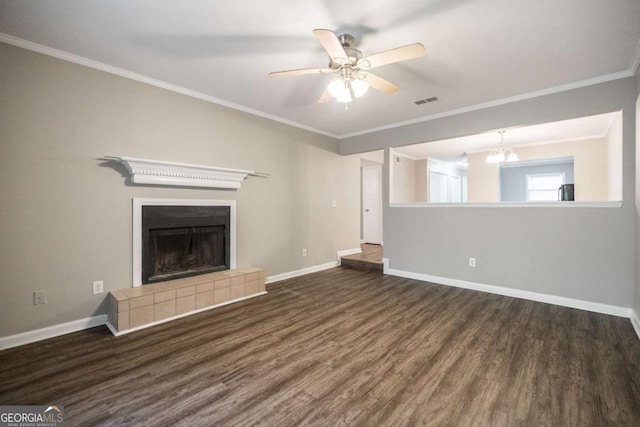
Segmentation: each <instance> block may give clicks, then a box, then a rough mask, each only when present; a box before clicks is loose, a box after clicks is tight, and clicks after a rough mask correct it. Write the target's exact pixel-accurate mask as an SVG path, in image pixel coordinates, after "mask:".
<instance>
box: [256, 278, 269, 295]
mask: <svg viewBox="0 0 640 427" xmlns="http://www.w3.org/2000/svg"><path fill="white" fill-rule="evenodd" d="M258 290H259V291H260V292H264V291H266V290H267V287H266V286H265V284H264V279H261V280H258Z"/></svg>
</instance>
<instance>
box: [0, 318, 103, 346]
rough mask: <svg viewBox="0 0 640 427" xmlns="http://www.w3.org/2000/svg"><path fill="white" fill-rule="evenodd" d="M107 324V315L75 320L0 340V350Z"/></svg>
mask: <svg viewBox="0 0 640 427" xmlns="http://www.w3.org/2000/svg"><path fill="white" fill-rule="evenodd" d="M106 323H107V315H106V314H100V315H98V316H93V317H87V318H86V319H80V320H74V321H72V322H67V323H61V324H59V325H53V326H48V327H46V328H42V329H36V330H35V331H28V332H23V333H20V334H16V335H9V336H8V337H2V338H0V350H4V349H7V348H11V347H17V346H19V345H24V344H30V343H32V342H36V341H41V340H46V339H48V338H54V337H58V336H60V335H66V334H70V333H72V332H78V331H82V330H84V329H89V328H94V327H96V326H100V325H104V324H106Z"/></svg>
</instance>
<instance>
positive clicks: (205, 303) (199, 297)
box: [196, 291, 213, 309]
mask: <svg viewBox="0 0 640 427" xmlns="http://www.w3.org/2000/svg"><path fill="white" fill-rule="evenodd" d="M211 305H213V291H207V292H201V293H199V294H196V309H199V308H205V307H209V306H211Z"/></svg>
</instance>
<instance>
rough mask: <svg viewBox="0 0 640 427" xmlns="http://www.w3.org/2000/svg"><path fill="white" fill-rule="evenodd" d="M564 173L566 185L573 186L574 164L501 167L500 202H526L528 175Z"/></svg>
mask: <svg viewBox="0 0 640 427" xmlns="http://www.w3.org/2000/svg"><path fill="white" fill-rule="evenodd" d="M541 173H564V182H565V184H573V163H556V164H552V165H537V166H512V167H500V201H502V202H526V201H527V175H533V174H541Z"/></svg>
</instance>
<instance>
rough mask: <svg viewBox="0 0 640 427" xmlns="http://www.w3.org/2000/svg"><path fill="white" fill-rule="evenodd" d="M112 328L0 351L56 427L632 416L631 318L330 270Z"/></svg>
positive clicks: (9, 396) (607, 421)
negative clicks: (61, 415)
mask: <svg viewBox="0 0 640 427" xmlns="http://www.w3.org/2000/svg"><path fill="white" fill-rule="evenodd" d="M268 291H269V294H268V295H265V296H261V297H258V298H254V299H251V300H247V301H244V302H241V303H237V304H234V305H229V306H225V307H221V308H218V309H215V310H212V311H208V312H204V313H200V314H197V315H194V316H190V317H188V318H184V319H180V320H176V321H173V322H170V323H166V324H163V325H159V326H156V327H153V328H150V329H146V330H143V331H139V332H135V333H132V334H129V335H125V336H122V337H119V338H115V337H113V336H111V334H110V333H109V332H108V331H107V329H106V328H104V327H100V328H94V329H92V330H87V331H82V332H78V333H74V334H69V335H66V336H62V337H58V338H54V339H50V340H47V341H42V342H39V343H34V344H30V345H26V346H22V347H19V348H15V349H9V350H5V351H2V352H0V404H3V405H5V404H63V405H64V406H65V412H66V420H67V425H71V426H72V425H149V426H151V425H153V426H156V425H174V424H177V425H189V426H200V425H222V426H235V425H266V426H289V425H319V426H326V425H329V426H335V425H362V426H387V425H388V426H405V425H434V426H439V425H448V426H471V425H473V426H518V425H526V426H530V425H536V426H539V425H543V426H547V425H558V426H590V425H593V426H603V425H635V426H637V425H640V369H639V366H638V365H639V364H640V340H638V337H637V336H636V335H635V333H634V331H633V328H632V326H631V324H630V321H629V320H628V319H624V318H618V317H611V316H606V315H600V314H594V313H589V312H585V311H580V310H574V309H569V308H562V307H557V306H552V305H547V304H542V303H536V302H530V301H524V300H518V299H514V298H508V297H503V296H498V295H490V294H483V293H480V292H474V291H469V290H463V289H457V288H451V287H446V286H440V285H433V284H427V283H424V282H419V281H415V280H410V279H403V278H397V277H391V276H384V275H380V274H377V273H371V272H361V271H357V270H353V269H341V268H334V269H331V270H326V271H323V272H319V273H314V274H310V275H307V276H303V277H299V278H295V279H290V280H287V281H283V282H279V283H276V284H273V285H269V286H268Z"/></svg>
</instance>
